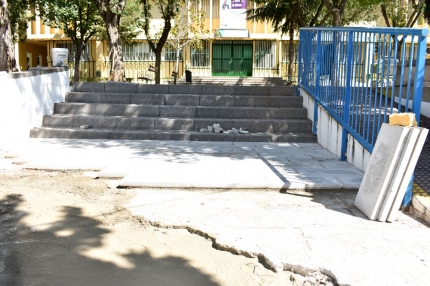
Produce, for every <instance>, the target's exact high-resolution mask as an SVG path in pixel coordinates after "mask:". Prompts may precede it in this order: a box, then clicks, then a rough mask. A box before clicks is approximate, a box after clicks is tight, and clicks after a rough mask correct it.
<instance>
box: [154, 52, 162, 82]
mask: <svg viewBox="0 0 430 286" xmlns="http://www.w3.org/2000/svg"><path fill="white" fill-rule="evenodd" d="M161 50H162V49H158V48H157V49H156V50H155V51H154V53H155V67H156V70H155V84H160V72H161Z"/></svg>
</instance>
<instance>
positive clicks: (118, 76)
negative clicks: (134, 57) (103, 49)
mask: <svg viewBox="0 0 430 286" xmlns="http://www.w3.org/2000/svg"><path fill="white" fill-rule="evenodd" d="M120 18H121V15H118V14H114V13H112V11H110V10H108V11H107V12H106V14H105V15H104V20H105V23H106V31H107V36H108V43H109V50H110V63H111V74H113V75H114V81H125V72H124V62H123V60H122V46H121V37H120V35H119V28H118V27H119V21H120Z"/></svg>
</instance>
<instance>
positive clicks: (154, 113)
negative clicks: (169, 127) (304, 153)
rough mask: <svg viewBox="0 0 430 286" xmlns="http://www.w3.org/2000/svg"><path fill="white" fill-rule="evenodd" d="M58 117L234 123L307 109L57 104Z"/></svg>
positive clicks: (289, 116) (286, 116)
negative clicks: (187, 119)
mask: <svg viewBox="0 0 430 286" xmlns="http://www.w3.org/2000/svg"><path fill="white" fill-rule="evenodd" d="M54 114H56V115H60V114H69V115H104V116H127V117H182V118H196V117H197V118H230V119H294V118H295V119H306V116H307V111H306V109H304V108H272V107H269V108H267V107H217V106H215V107H214V106H174V105H137V104H107V103H56V104H55V105H54Z"/></svg>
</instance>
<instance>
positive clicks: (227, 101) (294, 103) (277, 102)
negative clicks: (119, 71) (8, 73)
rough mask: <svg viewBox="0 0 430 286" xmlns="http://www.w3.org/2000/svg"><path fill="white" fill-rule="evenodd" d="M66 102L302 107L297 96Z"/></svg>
mask: <svg viewBox="0 0 430 286" xmlns="http://www.w3.org/2000/svg"><path fill="white" fill-rule="evenodd" d="M66 102H68V103H94V104H95V103H98V104H139V105H181V106H220V107H221V106H223V107H279V108H285V107H302V106H303V98H302V97H299V96H252V97H251V96H213V95H162V94H125V93H113V94H98V93H79V92H73V93H67V94H66Z"/></svg>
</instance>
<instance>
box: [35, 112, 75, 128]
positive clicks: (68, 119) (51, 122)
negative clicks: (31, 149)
mask: <svg viewBox="0 0 430 286" xmlns="http://www.w3.org/2000/svg"><path fill="white" fill-rule="evenodd" d="M42 122H43V123H42V125H43V126H46V127H79V118H78V117H76V116H67V115H66V116H56V115H51V116H43V121H42Z"/></svg>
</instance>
